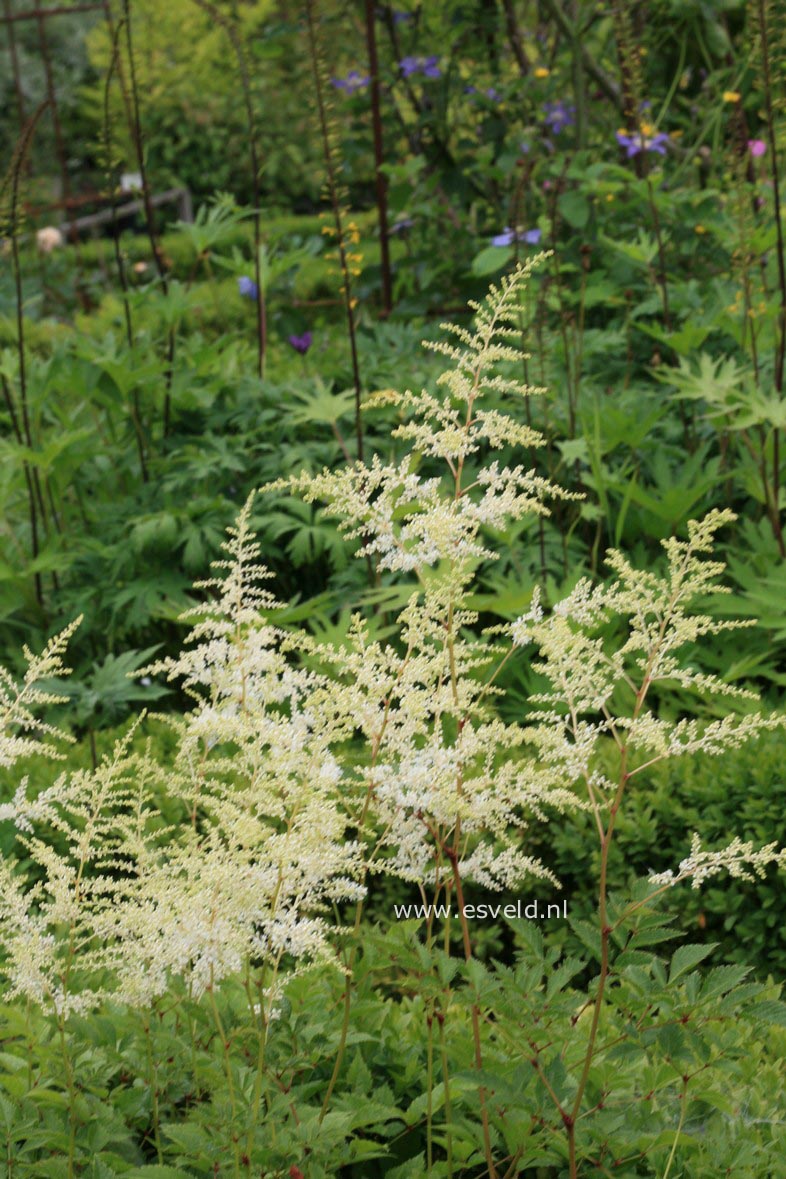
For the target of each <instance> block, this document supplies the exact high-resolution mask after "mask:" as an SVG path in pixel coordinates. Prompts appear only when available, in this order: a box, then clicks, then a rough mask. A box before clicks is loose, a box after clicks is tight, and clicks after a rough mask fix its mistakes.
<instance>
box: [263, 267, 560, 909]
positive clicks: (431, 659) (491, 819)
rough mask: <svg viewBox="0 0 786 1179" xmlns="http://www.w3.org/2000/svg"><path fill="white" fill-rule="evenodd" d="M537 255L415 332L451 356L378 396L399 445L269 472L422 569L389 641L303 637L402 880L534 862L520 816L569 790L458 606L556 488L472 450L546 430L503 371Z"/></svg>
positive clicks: (514, 354) (405, 566)
mask: <svg viewBox="0 0 786 1179" xmlns="http://www.w3.org/2000/svg"><path fill="white" fill-rule="evenodd" d="M540 260H541V259H540V258H538V259H534V260H533V261H532V262H530V263H528V264H527V265H525V266H522V267H519V268H518V269H517V270H516V272H515V273H514V274H512V275H511V276H509V277H508V278H505V279H504V280H503V281H502V283H501V285H500V286H499V287H498V288H494V287H492V289H491V293H490V295H489V297H488V299H487V300H486V301H485V302H484V303H483V304H482V305H480V304H472V307H473V309H474V311H475V312H476V319H475V323H474V325H473V327H472V328H470V329H465V328H461V327H455V326H453V325H443V326H444V327H445V330H446V331H449V332H450V333H451V334H452V335H453V337H454V342H449V343H438V344H434V345H428V346H429V347H431V348H433V349H434V350H435V351H437V352H440V353H442V354H443V355H444V356H446V357H447V358H448V360H449V361H450V362H451V367H450V368H449V369H448V370H447V371H446V372H444V373H443V374H442V376H440V377H439V379H438V381H437V389H438V392H431V391H429V390H423V391H422V392H420V393H413V392H411V391H407V392H406V393H404V394H401V395H398V394H395V393H393V392H391V391H390V390H386V391H385V392H384V394H383V395H381V396H380V397H377V398H376V399H375V401H376V403H378V404H379V403H384V404H390V403H395V404H397V405H398V406H399V407H400V409H401V410H402V412H403V413H405V414H407V415H408V419H407V420H405V421H404V423H403V424H401V425H399V426H398V427H397V428H396V429H395V430H394V432H393V435H394V437H395V438H397V439H399V440H401V441H403V442H404V443H407V444H409V446H410V450H409V452H408V453H406V454H405V455H404V456H403V457H401V458H400V459H398V460H396V461H390V462H385V461H383V460H382V459H380V458H379V457H377V456H374V457H373V458H372V459H371V461H370V463H369V464H368V465H366V464H363V463H355V464H354V465H351V466H348V467H345V468H343V469H341V470H339V471H330V470H324V471H322V472H321V473H320V474H316V475H313V474H309V473H306V472H304V473H302V474H300V475H296V476H293V477H291V478H289V479H286V480H281V481H279V482H278V483H277V484H274V485H272V486H273V487H276V488H282V487H286V488H287V489H288V490H289V491H294V492H296V493H297V494H299V495H300V496H301V497H302V498H304V499H305V500H306V501H308V502H313V501H317V500H319V501H322V502H324V503H325V504H326V505H327V510H328V511H329V512H330V514H331V515H333V516H336V517H337V518H338V520H339V527H340V528H341V529H342V531H343V532H344V533H345V534H346V535H347V536H349V537H354V538H358V539H359V540H360V541H361V547H360V550H359V555H360V556H365V557H369V558H371V559H372V560H373V561H374V562H375V563H376V566H377V569H378V570H380V571H382V570H388V571H391V572H393V573H399V574H404V575H406V574H409V573H413V574H414V575H415V576H416V577H417V579H418V582H419V583H420V588H419V589H418V590H414V588H413V594H412V597H411V599H410V601H409V603H408V605H407V606H406V608H405V609H404V610H403V611H402V612H401V613H400V614H399V616H398V618H397V620H396V631H397V638H396V639H395V640H394V641H391V642H388V643H386V644H382V643H380V642H379V641H378V640H376V639H375V638H374V637H373V636H372V634H371V630H370V628H369V627H368V626H367V625H366V624H364V623H363V622H362V621H361V620H360V618H357V619H355V620H354V622H353V626H352V628H351V630H350V633H349V634H348V636H347V637H346V641H345V642H344V644H343V646H341V647H340V648H337V647H332V646H330V645H328V644H319V643H311V644H309V646H308V650H309V651H310V652H311V653H312V654H313V655H314V656H315V657H317V658H318V659H320V660H322V665H323V666H325V665H327V666H328V667H329V668H330V687H329V692H330V706H331V707H332V708H333V709H334V711H335V712H336V716H337V719H338V718H339V717H340V720H341V723H342V724H344V723H346V725H347V726H348V727H349V728H350V730H354V731H355V734H356V736H357V738H359V739H362V746H361V748H360V750H359V755H358V758H357V762H356V764H355V765H354V766H351V767H349V766H347V767H346V777H347V780H348V781H350V782H357V783H360V784H361V785H362V789H361V790H360V792H359V793H356V796H355V797H356V798H357V803H356V805H357V806H358V807H359V808H360V810H359V813H358V820H357V821H358V825H359V826H363V823H364V822H366V821H367V823H368V824H369V825H370V826H371V828H373V833H372V834H371V835H370V838H371V839H372V840H375V845H374V855H375V856H379V857H380V858H381V861H382V863H383V864H384V866H385V867H386V868H387V869H388V870H390V871H393V872H396V873H398V874H400V875H401V876H403V877H404V878H406V879H410V880H413V881H423V880H425V879H431V880H433V879H434V875H435V860H436V862H438V863H440V864H441V865H442V868H441V869H440V870H442V871H446V872H447V873H448V874H450V872H451V871H454V872H455V871H456V870H457V871H459V872H460V873H461V875H462V876H464V877H466V878H467V879H474V880H476V881H478V882H480V883H482V884H484V885H486V886H488V887H492V888H505V887H511V886H512V885H513V884H514V883H516V882H518V881H520V880H521V879H522V878H524V877H526V876H532V875H545V874H546V873H545V870H544V869H543V867H542V866H541V865H540V864H539V863H538V862H537V861H535V860H534V859H533V858H532V857H531V856H529V855H528V854H527V853H526V851H525V850H524V847H523V833H524V831H525V829H526V827H527V824H528V822H529V821H530V820H531V818H532V817H533V816H536V817H538V818H545V817H546V813H547V812H548V811H551V812H553V811H554V810H562V809H565V808H566V807H568V806H577V805H579V803H578V800H577V797H576V794H575V792H569V791H567V790H564V789H562V787H561V785H560V784H556V785H555V783H554V782H553V781H552V779H551V778H550V777H549V775H548V774H544V773H543V772H542V771H541V769H540V768H539V767H538V766H537V765H536V764H535V763H534V762H533V760H532V758H531V756H529V755H528V753H527V751H526V750H524V749H523V748H522V734H521V731H520V729H519V728H518V727H517V726H514V725H506V724H504V723H503V722H502V721H500V720H498V719H496V718H495V715H494V711H493V709H492V707H491V705H492V703H493V700H494V697H495V695H496V689H495V688H494V687H493V684H492V683H491V682H490V680H491V678H492V677H493V674H494V668H495V666H496V665H497V663H498V662H499V660H500V659H502V658H503V656H504V652H503V651H501V650H499V649H496V648H495V647H494V646H493V645H492V644H491V643H489V642H488V641H487V640H486V639H484V638H478V637H477V636H476V635H473V633H472V631H471V630H470V628H471V627H472V626H473V625H474V624H475V623H476V622H477V615H476V614H475V613H474V612H473V611H472V610H471V609H469V608H468V606H467V596H468V591H469V588H470V585H471V582H472V579H473V577H474V573H475V569H476V567H477V566H478V564H479V563H480V562H481V561H485V560H490V559H494V558H496V556H497V553H496V551H495V550H494V548H493V547H492V546H491V544H490V539H489V530H493V531H497V530H504V529H505V528H507V527H509V526H510V524H511V523H512V522H513V521H516V520H519V519H521V518H522V517H524V516H526V515H528V514H533V513H540V514H543V513H546V512H547V507H546V505H545V502H544V500H545V499H546V498H547V497H548V496H554V495H562V494H564V493H562V492H561V491H560V490H559V489H558V488H556V487H554V486H553V485H551V484H550V483H548V482H547V481H546V480H545V479H543V478H541V477H540V476H539V475H537V474H536V472H535V471H534V470H532V469H531V468H530V466H529V465H525V464H523V463H521V462H511V463H510V465H504V464H503V463H502V462H501V460H500V459H492V460H491V461H486V458H487V456H488V454H489V453H493V452H494V451H498V450H500V449H502V448H506V449H512V450H513V451H514V453H515V452H516V451H517V450H518V451H519V453H521V452H522V450H523V451H525V452H527V454H529V452H531V450H532V449H533V448H534V447H536V446H538V445H540V443H541V441H542V439H541V438H540V436H539V435H538V434H537V433H536V432H535V431H533V430H532V429H530V428H529V427H528V426H525V425H523V424H521V422H520V421H518V420H517V417H518V416H520V414H521V411H522V409H523V407H524V399H525V398H526V397H529V396H531V395H533V394H536V393H539V392H542V390H538V389H533V388H530V387H528V386H526V385H524V384H523V383H522V382H521V380H520V379H518V377H517V376H514V375H512V374H514V373H515V372H516V371H517V370H518V371H520V370H521V363H522V355H523V354H522V352H521V349H520V347H519V342H520V339H521V328H520V323H519V318H520V306H521V296H522V288H523V286H524V284H525V282H526V280H527V278H528V277H529V274H530V272H531V270H532V268H533V266H534V265H537V263H538V262H539V261H540ZM514 366H515V367H514ZM492 400H493V403H491V404H490V402H492ZM508 409H509V410H510V411H511V412H507V410H508ZM421 467H422V470H421ZM345 765H346V755H345ZM459 865H460V867H459ZM451 866H452V867H451Z"/></svg>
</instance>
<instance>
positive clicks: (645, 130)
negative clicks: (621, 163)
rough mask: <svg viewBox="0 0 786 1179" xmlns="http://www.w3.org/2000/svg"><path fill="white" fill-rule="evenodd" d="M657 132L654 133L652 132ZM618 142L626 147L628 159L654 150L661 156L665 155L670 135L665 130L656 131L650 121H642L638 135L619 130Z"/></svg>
mask: <svg viewBox="0 0 786 1179" xmlns="http://www.w3.org/2000/svg"><path fill="white" fill-rule="evenodd" d="M653 132H655V133H654V134H652V133H653ZM617 143H618V144H619V145H620V147H624V148H625V154H626V156H627V158H628V159H630V158H631V156H637V155H638V154H639V152H642V151H654V152H656V153H657V154H658V155H659V156H665V154H666V148H667V146H668V143H669V137H668V135H666V134H665V132H663V131H655V128H654V127H653V126H652V124H650V123H642V126H641V130H640V132H639V134H638V135H628V133H627V132H626V131H618V132H617Z"/></svg>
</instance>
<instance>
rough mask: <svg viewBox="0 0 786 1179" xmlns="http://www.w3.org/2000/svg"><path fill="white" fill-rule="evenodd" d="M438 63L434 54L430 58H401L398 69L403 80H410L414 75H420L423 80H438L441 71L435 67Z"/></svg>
mask: <svg viewBox="0 0 786 1179" xmlns="http://www.w3.org/2000/svg"><path fill="white" fill-rule="evenodd" d="M438 61H439V58H438V57H437V56H436V54H434V55H433V56H432V57H411V56H410V57H402V59H401V61H400V62H399V63H398V68H399V69H400V70H401V73H402V74H403V75H404V77H405V78H411V77H413V76H414V75H415V74H422V75H423V77H424V78H439V77H440V76H441V74H442V71H441V70H440V68H439V66H438V65H437V62H438Z"/></svg>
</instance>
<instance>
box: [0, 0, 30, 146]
mask: <svg viewBox="0 0 786 1179" xmlns="http://www.w3.org/2000/svg"><path fill="white" fill-rule="evenodd" d="M3 13H4V16H5V22H4V23H5V25H6V28H7V29H8V52H9V54H10V57H11V71H12V73H13V75H14V90H15V91H16V105H17V108H18V110H19V129H20V131H22V130H23V128H24V125H25V94H24V90H23V89H22V75H21V72H20V69H19V54H18V53H17V51H16V33H15V32H14V25H13V17H12V15H11V0H3Z"/></svg>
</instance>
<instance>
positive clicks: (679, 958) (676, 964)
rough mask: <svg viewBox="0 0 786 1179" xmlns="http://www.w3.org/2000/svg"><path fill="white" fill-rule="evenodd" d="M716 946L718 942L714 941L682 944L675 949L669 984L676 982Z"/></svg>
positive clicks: (670, 966) (670, 967)
mask: <svg viewBox="0 0 786 1179" xmlns="http://www.w3.org/2000/svg"><path fill="white" fill-rule="evenodd" d="M716 948H717V942H712V943H711V944H710V945H706V946H701V945H698V944H694V945H687V946H680V947H679V949H678V950H675V951H674V954H673V955H672V959H671V962H670V964H669V986H671V985H672V983H675V982H676V981H677V979H678V978H679V977H680V976H681V975H683V974H685V973H686V972H687V971H689V970H692V969H693V967H694V966H698V964H699V963H700V962H703V961H704V959H705V958H706V957H708V955H709V954H711V953H712V951H713V950H714V949H716Z"/></svg>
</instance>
